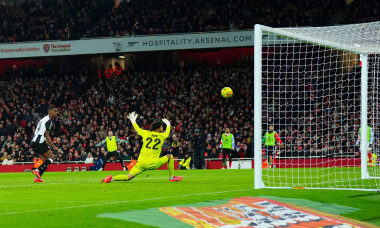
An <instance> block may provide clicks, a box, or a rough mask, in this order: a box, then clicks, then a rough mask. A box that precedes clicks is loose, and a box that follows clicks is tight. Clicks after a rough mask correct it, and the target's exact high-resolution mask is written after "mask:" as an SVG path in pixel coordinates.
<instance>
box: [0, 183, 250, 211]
mask: <svg viewBox="0 0 380 228" xmlns="http://www.w3.org/2000/svg"><path fill="white" fill-rule="evenodd" d="M249 190H252V189H236V190H229V191H219V192H205V193H197V194H189V195H181V197H191V196H202V195H214V194H222V193H228V192H240V191H249ZM171 198H173V196H167V197H157V198H150V199H141V200H126V201H113V202H109V203H101V204H91V205H79V206H71V207H61V208H47V209H41V210H32V211H17V212H7V213H3V214H1V215H14V214H23V213H34V212H42V211H53V210H63V209H73V208H80V207H95V206H103V205H109V204H119V203H133V202H143V201H154V200H163V199H171Z"/></svg>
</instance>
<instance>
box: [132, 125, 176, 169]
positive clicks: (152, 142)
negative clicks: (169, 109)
mask: <svg viewBox="0 0 380 228" xmlns="http://www.w3.org/2000/svg"><path fill="white" fill-rule="evenodd" d="M133 127H134V128H135V130H136V131H137V133H138V134H139V135H140V136H141V137H142V138H143V145H142V148H141V151H140V156H139V159H138V162H141V163H145V164H149V163H154V162H155V161H157V160H158V159H159V158H160V154H161V148H162V144H164V141H165V139H166V138H167V137H169V133H170V126H166V131H165V132H162V133H158V132H155V131H147V130H143V129H141V128H140V127H139V125H137V123H134V124H133Z"/></svg>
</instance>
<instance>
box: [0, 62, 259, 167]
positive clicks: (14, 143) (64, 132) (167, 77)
mask: <svg viewBox="0 0 380 228" xmlns="http://www.w3.org/2000/svg"><path fill="white" fill-rule="evenodd" d="M94 77H95V78H97V75H94ZM90 78H91V77H90V75H89V74H88V71H87V70H86V69H83V68H81V69H76V68H70V67H69V66H67V67H66V68H64V69H62V70H61V71H60V72H58V73H54V72H53V70H51V69H50V67H49V65H47V66H45V67H43V68H40V69H35V68H34V67H33V66H31V65H29V66H25V67H24V66H22V67H21V68H19V69H10V70H8V71H7V72H6V74H5V75H3V76H2V79H3V80H2V81H1V84H0V87H1V91H0V93H1V98H0V115H1V116H0V148H1V152H0V156H1V157H8V155H11V157H12V158H14V159H15V161H17V162H24V161H32V159H33V157H34V151H33V149H32V148H30V139H31V137H32V135H33V133H34V130H35V127H36V125H37V123H38V121H39V119H40V118H42V117H43V116H44V115H46V110H47V107H48V106H49V105H50V104H53V105H55V106H56V107H58V109H59V114H58V116H59V117H58V118H57V119H56V120H54V122H53V130H52V132H51V133H50V135H51V137H52V141H53V142H54V143H55V144H56V145H57V146H58V147H59V149H60V150H59V151H58V154H57V155H56V157H57V159H56V161H57V162H65V161H85V160H86V158H87V157H88V154H89V153H91V154H92V155H93V156H94V157H96V156H100V157H103V156H104V155H103V153H104V152H105V148H102V147H95V144H97V143H98V142H100V141H101V140H103V139H104V138H105V137H106V135H107V132H108V131H109V130H112V131H113V132H114V133H115V136H117V137H118V138H120V139H125V140H127V141H128V143H126V144H121V146H120V153H121V154H122V156H123V159H131V158H134V159H136V158H137V157H138V155H139V151H140V148H141V146H142V141H141V137H140V136H138V135H137V134H136V132H135V131H134V130H133V128H132V125H131V123H130V121H129V120H128V119H127V115H128V113H130V112H132V111H136V112H137V113H138V114H139V115H140V117H139V120H138V124H139V125H140V126H141V127H142V128H144V129H149V125H150V124H151V123H152V122H153V121H154V120H160V119H161V118H164V117H166V118H168V119H170V121H171V123H172V129H171V134H170V137H169V138H168V139H167V140H166V141H165V143H164V145H163V149H162V155H164V154H167V153H172V154H173V155H174V156H175V157H179V158H183V157H184V156H185V154H186V153H191V145H190V143H189V142H190V139H191V137H192V135H193V134H194V130H195V129H201V131H202V133H203V134H204V135H205V139H204V140H205V146H206V148H205V150H206V151H205V155H206V158H207V157H212V158H216V157H219V153H220V149H219V143H220V137H221V134H222V133H223V128H224V127H225V126H229V127H231V128H232V129H233V133H234V135H235V140H236V141H237V142H240V145H239V149H241V151H240V152H241V155H240V156H242V157H250V156H251V149H250V148H251V146H250V145H251V141H252V136H253V126H252V123H253V108H252V104H253V100H252V89H251V88H252V86H253V76H252V56H250V55H247V56H243V57H242V58H240V59H235V61H234V62H233V64H232V66H221V65H217V66H211V65H210V64H208V63H207V61H205V60H204V61H201V62H199V61H196V60H194V61H189V62H186V63H184V64H179V65H178V68H176V67H175V68H173V70H152V71H150V70H145V71H137V70H125V71H123V73H122V74H121V75H119V76H116V75H114V76H113V77H110V78H107V79H104V80H103V79H99V80H98V81H97V82H94V83H92V84H91V83H88V82H89V81H91V80H90ZM226 85H231V87H232V88H233V89H234V91H235V96H234V97H233V98H232V99H223V98H221V96H220V89H221V88H223V87H224V86H226ZM242 146H243V147H242Z"/></svg>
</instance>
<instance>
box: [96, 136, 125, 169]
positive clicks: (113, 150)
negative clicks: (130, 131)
mask: <svg viewBox="0 0 380 228" xmlns="http://www.w3.org/2000/svg"><path fill="white" fill-rule="evenodd" d="M104 143H106V144H107V150H108V153H107V156H106V158H105V159H104V162H103V166H102V168H101V169H99V171H102V170H104V168H105V166H106V163H107V161H108V159H110V158H112V157H113V156H116V158H117V159H119V160H120V164H121V165H122V166H123V169H124V171H126V170H127V168H126V167H125V164H124V162H123V159H122V158H121V156H120V153H119V151H117V143H128V141H126V140H122V139H119V138H117V137H116V136H114V135H113V132H112V131H109V132H108V137H107V138H105V139H104V140H103V141H101V142H100V143H98V144H96V145H95V146H100V145H103V144H104Z"/></svg>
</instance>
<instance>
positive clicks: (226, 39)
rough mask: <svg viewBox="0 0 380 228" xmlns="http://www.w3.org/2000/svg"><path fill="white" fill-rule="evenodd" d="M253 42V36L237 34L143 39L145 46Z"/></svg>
mask: <svg viewBox="0 0 380 228" xmlns="http://www.w3.org/2000/svg"><path fill="white" fill-rule="evenodd" d="M240 42H245V43H246V42H253V40H252V36H248V35H235V36H223V37H204V38H203V37H201V38H180V39H155V40H150V41H143V42H142V43H143V46H146V47H155V46H182V45H200V44H225V43H240Z"/></svg>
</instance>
